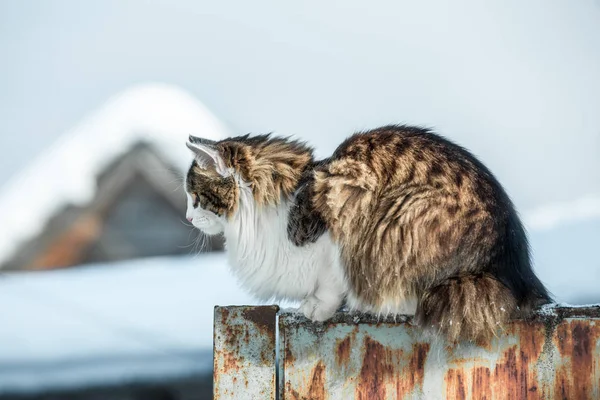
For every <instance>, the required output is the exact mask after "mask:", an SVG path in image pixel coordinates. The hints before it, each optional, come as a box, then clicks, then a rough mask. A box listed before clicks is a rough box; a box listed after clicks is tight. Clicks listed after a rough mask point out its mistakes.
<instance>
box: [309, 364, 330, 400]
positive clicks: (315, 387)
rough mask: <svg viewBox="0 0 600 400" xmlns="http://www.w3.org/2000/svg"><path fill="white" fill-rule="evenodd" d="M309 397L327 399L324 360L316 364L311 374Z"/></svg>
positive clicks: (320, 399) (319, 399)
mask: <svg viewBox="0 0 600 400" xmlns="http://www.w3.org/2000/svg"><path fill="white" fill-rule="evenodd" d="M307 393H308V397H307V398H308V399H311V400H312V399H314V400H325V399H327V393H326V389H325V365H324V364H323V362H322V361H319V363H318V364H317V365H316V366H315V368H314V369H313V371H312V374H311V380H310V387H309V388H308V392H307Z"/></svg>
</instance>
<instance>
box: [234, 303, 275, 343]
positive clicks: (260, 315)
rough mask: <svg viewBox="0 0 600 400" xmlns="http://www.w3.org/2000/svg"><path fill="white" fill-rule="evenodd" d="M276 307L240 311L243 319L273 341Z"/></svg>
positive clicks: (249, 308)
mask: <svg viewBox="0 0 600 400" xmlns="http://www.w3.org/2000/svg"><path fill="white" fill-rule="evenodd" d="M277 310H278V309H277V308H276V307H268V308H267V307H248V308H246V309H245V310H244V311H242V315H243V316H244V318H245V319H246V320H248V321H250V322H252V323H254V324H255V325H256V326H257V327H258V329H260V331H261V332H262V333H264V334H265V335H268V336H269V337H272V338H273V340H275V318H276V315H277Z"/></svg>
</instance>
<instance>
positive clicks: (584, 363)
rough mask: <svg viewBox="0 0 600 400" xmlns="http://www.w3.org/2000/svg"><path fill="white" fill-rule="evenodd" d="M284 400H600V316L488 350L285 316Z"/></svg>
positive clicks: (559, 312)
mask: <svg viewBox="0 0 600 400" xmlns="http://www.w3.org/2000/svg"><path fill="white" fill-rule="evenodd" d="M279 330H280V331H279V335H280V340H281V341H282V342H281V344H280V357H281V359H280V365H281V367H280V374H282V376H281V383H280V385H281V388H280V391H281V396H280V398H282V399H286V400H288V399H362V400H367V399H369V400H371V399H427V400H430V399H473V400H479V399H511V400H512V399H569V400H570V399H600V307H587V308H564V307H558V308H555V309H552V310H549V311H547V312H545V313H541V314H540V315H538V316H536V318H535V319H534V320H532V321H529V322H525V321H514V322H513V323H511V324H510V325H509V326H508V328H507V330H506V332H504V333H503V334H501V335H499V337H498V338H497V339H495V340H493V341H492V343H490V345H489V346H487V347H477V346H475V345H468V344H463V345H460V346H456V347H450V346H448V345H446V344H445V343H443V342H442V341H441V340H438V339H435V338H432V337H426V336H424V335H423V332H422V330H421V329H419V328H416V327H413V326H412V325H411V324H410V321H409V320H403V321H399V322H395V321H390V320H377V319H376V318H373V317H364V316H361V317H357V316H352V315H348V314H337V315H336V316H335V317H334V318H333V319H332V320H330V321H327V322H326V323H324V324H313V323H310V322H309V321H307V320H306V319H305V318H304V317H302V316H300V315H298V314H297V313H290V312H284V313H280V315H279Z"/></svg>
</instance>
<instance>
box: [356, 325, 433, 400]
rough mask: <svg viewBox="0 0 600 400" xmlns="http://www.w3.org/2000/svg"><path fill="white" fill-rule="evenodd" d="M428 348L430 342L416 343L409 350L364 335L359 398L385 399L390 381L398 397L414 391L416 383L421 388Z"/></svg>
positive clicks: (357, 392) (401, 397) (357, 394)
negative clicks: (387, 345) (383, 343)
mask: <svg viewBox="0 0 600 400" xmlns="http://www.w3.org/2000/svg"><path fill="white" fill-rule="evenodd" d="M429 347H430V345H429V344H428V343H414V344H413V346H412V350H411V351H410V352H404V351H403V350H402V349H391V348H388V347H386V346H384V345H382V344H381V343H379V342H377V341H375V340H372V339H371V338H369V337H365V339H364V343H363V348H364V358H363V360H362V368H361V370H360V374H359V381H358V384H357V387H356V398H357V399H380V398H381V399H384V398H386V396H387V395H388V393H387V387H388V386H389V384H393V386H395V387H396V393H395V396H396V397H395V398H397V399H403V398H405V397H406V396H407V395H409V394H411V393H413V392H414V390H415V388H416V387H417V386H419V388H421V387H422V385H423V379H424V371H425V361H426V360H427V355H428V353H429ZM407 360H408V362H406V361H407Z"/></svg>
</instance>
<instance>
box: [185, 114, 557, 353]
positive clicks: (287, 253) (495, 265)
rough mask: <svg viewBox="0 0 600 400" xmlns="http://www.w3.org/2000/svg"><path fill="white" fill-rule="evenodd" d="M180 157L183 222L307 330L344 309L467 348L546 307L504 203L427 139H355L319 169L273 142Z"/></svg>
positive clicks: (250, 140) (398, 131) (249, 139)
mask: <svg viewBox="0 0 600 400" xmlns="http://www.w3.org/2000/svg"><path fill="white" fill-rule="evenodd" d="M187 146H188V147H189V148H190V149H191V150H192V151H193V152H194V154H195V159H194V161H193V163H192V165H191V167H190V169H189V171H188V173H187V177H186V191H187V194H188V211H187V218H188V220H190V221H191V222H192V223H193V225H194V226H195V227H197V228H199V229H201V230H202V231H204V232H205V233H207V234H211V235H212V234H218V233H221V232H222V233H224V235H225V240H226V246H227V252H228V257H229V262H230V264H231V267H232V269H233V272H234V273H235V274H236V275H237V277H238V278H239V279H240V281H241V282H242V284H243V285H244V286H246V287H247V288H248V289H249V290H250V291H251V292H252V293H253V294H255V295H256V296H257V297H259V298H261V299H264V300H268V299H274V298H275V299H295V300H301V301H302V303H301V306H300V310H301V311H302V312H303V313H304V314H305V315H306V316H307V317H308V318H310V319H312V320H317V321H323V320H326V319H328V318H329V317H331V316H332V315H333V313H334V312H335V311H336V310H337V309H338V308H339V307H340V306H341V305H342V304H343V303H344V302H345V304H346V305H347V306H348V307H349V308H350V309H353V310H357V311H363V312H369V313H375V314H386V315H389V314H415V321H416V322H417V323H418V324H420V325H421V326H424V327H426V328H434V329H435V330H436V331H438V332H441V333H443V334H444V335H445V336H446V337H447V338H448V339H449V340H451V341H457V340H473V341H477V342H481V341H486V340H488V339H489V338H490V337H491V336H492V335H494V334H496V332H497V330H498V328H499V327H500V328H501V326H502V324H503V323H505V322H506V321H507V320H508V319H509V318H511V317H514V316H516V315H517V314H518V315H526V314H527V313H528V312H529V311H530V310H532V309H533V308H535V307H537V306H539V305H541V304H544V303H547V302H549V301H550V296H549V294H548V292H547V291H546V289H545V288H544V286H543V285H542V283H541V282H540V281H539V280H538V278H537V277H536V276H535V274H534V272H533V269H532V266H531V261H530V254H529V246H528V242H527V237H526V234H525V231H524V229H523V226H522V224H521V222H520V220H519V217H518V215H517V213H516V211H515V209H514V207H513V205H512V203H511V201H510V199H509V197H508V195H507V194H506V192H505V191H504V190H503V189H502V187H501V185H500V184H499V183H498V181H497V180H496V179H495V178H494V176H493V175H492V174H491V172H490V171H489V170H488V169H487V168H486V167H485V166H484V165H482V164H481V163H480V162H479V161H478V160H477V159H476V158H475V157H474V156H473V155H472V154H470V153H469V152H468V151H467V150H465V149H464V148H462V147H460V146H458V145H456V144H454V143H452V142H450V141H448V140H446V139H444V138H442V137H441V136H438V135H436V134H434V133H432V132H430V131H429V130H426V129H422V128H417V127H411V126H386V127H381V128H378V129H374V130H372V131H368V132H363V133H357V134H355V135H353V136H352V137H350V138H349V139H347V140H346V141H345V142H343V143H342V144H341V145H340V146H339V147H338V148H337V149H336V151H335V152H334V153H333V155H332V156H331V157H330V158H328V159H325V160H322V161H314V159H313V154H312V149H311V148H310V147H308V146H307V145H306V144H304V143H302V142H298V141H293V140H289V139H284V138H276V137H272V136H270V135H262V136H248V135H246V136H240V137H233V138H229V139H226V140H222V141H219V142H213V141H209V140H205V139H201V138H197V137H190V139H189V142H188V143H187Z"/></svg>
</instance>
